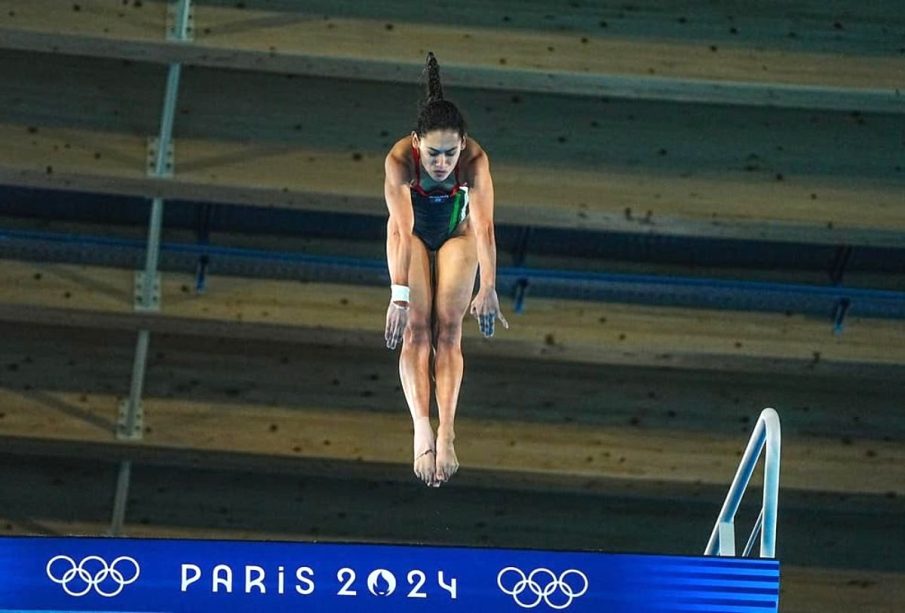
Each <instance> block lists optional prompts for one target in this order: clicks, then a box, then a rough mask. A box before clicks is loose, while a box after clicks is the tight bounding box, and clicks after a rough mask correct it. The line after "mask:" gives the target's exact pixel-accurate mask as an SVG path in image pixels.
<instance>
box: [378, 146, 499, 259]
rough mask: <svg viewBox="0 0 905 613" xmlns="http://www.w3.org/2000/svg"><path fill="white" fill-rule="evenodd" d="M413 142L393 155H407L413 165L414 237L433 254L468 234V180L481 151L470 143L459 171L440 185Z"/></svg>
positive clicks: (460, 162)
mask: <svg viewBox="0 0 905 613" xmlns="http://www.w3.org/2000/svg"><path fill="white" fill-rule="evenodd" d="M411 142H412V141H411V138H404V139H402V140H400V141H399V142H397V143H396V145H395V146H394V147H393V153H394V154H402V155H406V158H407V160H408V162H409V186H410V188H411V196H412V210H413V213H414V216H415V220H414V222H415V223H414V228H413V233H414V234H415V235H416V236H417V237H418V238H419V239H421V241H422V242H423V243H424V244H425V246H426V247H427V248H428V249H429V250H431V251H436V250H438V249H439V248H440V247H441V246H442V245H443V243H445V242H446V241H447V240H448V239H450V238H453V237H455V236H459V235H461V234H463V233H465V232H467V230H468V180H467V178H468V177H469V175H470V172H469V171H470V166H471V161H472V160H473V159H474V158H475V155H476V154H477V153H478V152H480V150H481V149H480V146H478V145H477V144H476V143H474V144H473V143H472V141H471V139H469V140H468V141H467V142H466V147H465V150H464V151H463V152H462V154H461V155H460V156H459V161H458V163H457V164H456V168H455V170H454V171H453V172H452V173H451V174H450V176H449V177H447V178H446V179H445V180H444V181H443V182H437V181H435V180H434V179H433V178H432V177H431V176H430V175H429V174H428V173H427V172H425V171H424V169H423V168H422V167H421V163H420V160H419V159H418V157H419V155H418V151H417V149H414V148H413V147H412V145H411ZM403 147H405V153H403V150H402V148H403Z"/></svg>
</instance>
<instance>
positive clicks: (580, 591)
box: [496, 566, 588, 609]
mask: <svg viewBox="0 0 905 613" xmlns="http://www.w3.org/2000/svg"><path fill="white" fill-rule="evenodd" d="M513 575H514V577H513ZM504 579H505V580H504ZM513 579H514V581H513ZM538 579H540V581H539V580H538ZM542 582H543V583H546V585H545V586H544V587H541V583H542ZM496 583H497V585H498V586H499V588H500V589H501V590H502V591H503V593H504V594H509V595H510V596H512V599H513V600H515V604H517V605H518V606H520V607H522V608H523V609H533V608H534V607H536V606H537V605H539V604H540V603H541V601H543V602H545V603H546V604H547V606H548V607H550V608H551V609H566V608H568V607H569V606H571V605H572V601H573V600H575V599H576V598H578V597H580V596H583V595H584V593H585V592H587V591H588V578H587V576H586V575H585V574H584V573H583V572H581V571H580V570H575V569H569V570H566V571H563V573H562V574H561V575H559V576H558V577H557V576H556V573H554V572H553V571H552V570H549V569H546V568H537V569H535V570H533V571H531V573H530V574H528V575H527V576H526V575H525V573H524V572H523V571H522V570H521V569H518V568H516V567H515V566H507V567H506V568H504V569H503V570H501V571H500V574H498V575H497V578H496ZM526 592H527V594H526ZM523 594H525V595H524V596H523ZM560 594H561V595H560Z"/></svg>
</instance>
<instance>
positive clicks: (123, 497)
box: [110, 0, 191, 536]
mask: <svg viewBox="0 0 905 613" xmlns="http://www.w3.org/2000/svg"><path fill="white" fill-rule="evenodd" d="M190 18H191V12H190V0H178V5H177V7H176V24H175V31H174V28H172V27H170V28H169V32H168V36H167V37H168V38H169V39H171V40H177V41H185V40H188V31H189V21H190ZM181 74H182V65H181V64H170V68H169V73H168V75H167V85H166V93H165V95H164V102H163V113H162V116H161V120H160V133H159V135H158V137H157V141H156V143H152V145H151V146H152V147H153V148H154V164H153V168H151V169H149V174H150V175H151V176H155V177H159V178H165V177H168V176H171V175H172V171H173V162H172V150H171V142H172V136H173V121H174V118H175V116H176V98H177V96H178V94H179V78H180V76H181ZM162 225H163V199H162V198H159V197H157V198H154V199H153V201H152V203H151V216H150V220H149V222H148V251H147V255H146V257H145V268H144V271H143V272H138V273H136V288H135V289H136V292H135V294H136V295H135V310H138V311H156V310H159V309H160V281H159V279H158V273H157V264H158V258H159V256H160V232H161V227H162ZM150 340H151V333H150V331H148V330H139V331H138V340H137V342H136V345H135V360H134V362H133V364H132V384H131V387H130V390H129V399H128V400H126V401H125V402H124V403H123V405H122V406H121V407H120V419H119V422H118V427H117V432H116V437H117V438H118V439H121V440H139V439H141V437H142V427H143V417H144V416H143V411H142V406H141V396H142V388H143V387H144V380H145V370H146V366H147V357H148V346H149V344H150ZM131 476H132V462H131V461H130V460H123V461H122V462H120V466H119V474H118V476H117V479H116V495H115V498H114V501H113V520H112V522H111V526H110V533H111V534H112V535H113V536H118V535H119V534H120V533H121V532H122V527H123V522H124V520H125V516H126V503H127V501H128V498H129V483H130V480H131Z"/></svg>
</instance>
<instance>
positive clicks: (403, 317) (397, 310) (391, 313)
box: [383, 302, 409, 349]
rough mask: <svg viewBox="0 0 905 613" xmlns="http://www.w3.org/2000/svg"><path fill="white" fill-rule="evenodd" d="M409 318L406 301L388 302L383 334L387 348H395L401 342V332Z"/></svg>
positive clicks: (403, 330)
mask: <svg viewBox="0 0 905 613" xmlns="http://www.w3.org/2000/svg"><path fill="white" fill-rule="evenodd" d="M408 319H409V307H408V303H404V304H401V303H399V302H390V306H389V308H387V327H386V331H385V332H384V334H383V338H384V340H386V342H387V349H395V348H396V345H398V344H400V343H402V333H403V332H405V324H406V323H408Z"/></svg>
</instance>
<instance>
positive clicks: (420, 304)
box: [408, 236, 434, 328]
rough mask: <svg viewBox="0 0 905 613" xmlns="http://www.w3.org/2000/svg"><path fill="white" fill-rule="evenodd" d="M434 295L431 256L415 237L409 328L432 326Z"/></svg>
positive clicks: (411, 258)
mask: <svg viewBox="0 0 905 613" xmlns="http://www.w3.org/2000/svg"><path fill="white" fill-rule="evenodd" d="M433 294H434V290H433V285H432V282H431V264H430V255H429V254H428V252H427V247H425V246H424V243H422V242H421V239H419V238H418V237H416V236H413V237H412V248H411V257H410V259H409V317H408V325H409V327H411V326H423V327H425V328H427V327H429V326H430V319H431V309H432V307H433V299H434V297H433Z"/></svg>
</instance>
